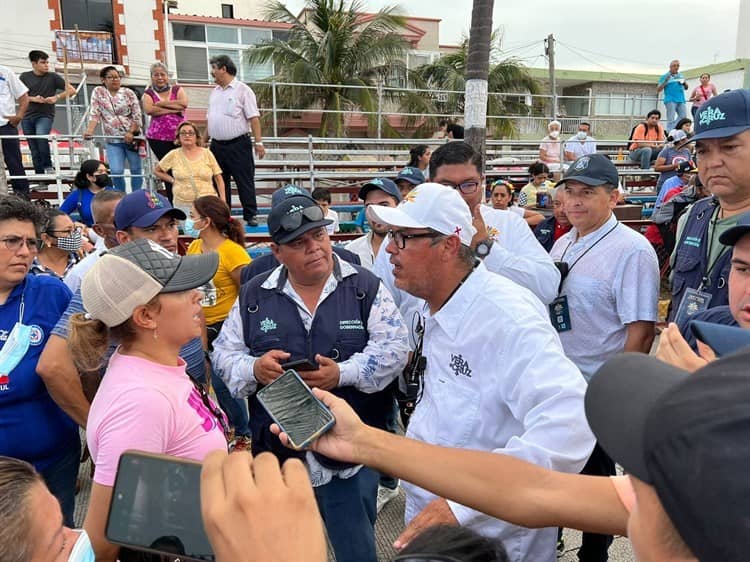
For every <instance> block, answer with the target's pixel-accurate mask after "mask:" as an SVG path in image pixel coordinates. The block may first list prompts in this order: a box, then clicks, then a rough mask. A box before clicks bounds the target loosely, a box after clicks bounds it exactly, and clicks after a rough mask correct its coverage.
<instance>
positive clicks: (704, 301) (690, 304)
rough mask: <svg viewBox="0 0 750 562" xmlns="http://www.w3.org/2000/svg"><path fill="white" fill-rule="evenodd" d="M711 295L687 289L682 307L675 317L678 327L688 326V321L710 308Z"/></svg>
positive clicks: (681, 303)
mask: <svg viewBox="0 0 750 562" xmlns="http://www.w3.org/2000/svg"><path fill="white" fill-rule="evenodd" d="M711 296H712V295H711V293H705V292H703V291H699V290H698V289H693V288H690V289H687V290H686V291H685V295H684V296H683V297H682V302H680V307H679V308H678V309H677V314H676V315H675V317H674V321H675V323H676V324H677V325H678V326H686V325H687V320H688V319H689V318H690V317H691V316H693V315H694V314H697V313H698V312H701V311H702V310H706V309H707V308H708V304H709V303H710V302H711Z"/></svg>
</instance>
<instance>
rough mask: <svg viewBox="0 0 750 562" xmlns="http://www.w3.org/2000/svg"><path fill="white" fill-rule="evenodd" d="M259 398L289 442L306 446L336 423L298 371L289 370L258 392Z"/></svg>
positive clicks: (293, 445)
mask: <svg viewBox="0 0 750 562" xmlns="http://www.w3.org/2000/svg"><path fill="white" fill-rule="evenodd" d="M256 396H257V398H258V401H259V402H260V403H261V405H262V406H263V407H264V408H265V409H266V411H267V412H268V414H269V415H270V416H271V418H272V419H273V421H274V422H276V423H277V424H278V426H279V427H280V428H281V430H282V431H283V432H284V433H286V434H287V435H288V436H289V445H290V446H291V447H292V448H293V449H296V450H298V451H299V450H300V449H305V448H306V447H308V446H309V445H310V443H312V442H313V441H314V440H315V439H317V438H318V437H320V436H321V435H323V434H324V433H325V432H326V431H328V430H329V429H331V427H333V424H334V423H336V420H335V418H334V417H333V414H332V413H331V410H329V409H328V407H327V406H326V405H325V404H323V403H322V402H321V401H320V400H318V399H317V398H316V397H315V395H314V394H313V393H312V391H311V390H310V387H309V386H307V384H305V381H303V380H302V378H300V376H299V374H298V373H297V371H294V370H291V369H290V370H288V371H287V372H285V373H284V374H283V375H281V376H280V377H279V378H277V379H276V380H275V381H273V382H272V383H271V384H269V385H268V386H265V387H263V388H262V389H260V390H259V391H258V393H257V395H256Z"/></svg>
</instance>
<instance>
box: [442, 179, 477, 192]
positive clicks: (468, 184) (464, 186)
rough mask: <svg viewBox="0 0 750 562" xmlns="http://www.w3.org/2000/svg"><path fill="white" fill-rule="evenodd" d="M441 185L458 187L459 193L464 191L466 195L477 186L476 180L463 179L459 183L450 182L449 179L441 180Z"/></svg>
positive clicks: (474, 190) (475, 189)
mask: <svg viewBox="0 0 750 562" xmlns="http://www.w3.org/2000/svg"><path fill="white" fill-rule="evenodd" d="M440 184H441V185H445V186H447V187H452V188H453V189H458V190H459V191H460V192H461V193H464V194H466V195H471V194H472V193H476V191H477V188H478V187H479V182H478V181H465V182H461V183H451V182H449V181H441V182H440Z"/></svg>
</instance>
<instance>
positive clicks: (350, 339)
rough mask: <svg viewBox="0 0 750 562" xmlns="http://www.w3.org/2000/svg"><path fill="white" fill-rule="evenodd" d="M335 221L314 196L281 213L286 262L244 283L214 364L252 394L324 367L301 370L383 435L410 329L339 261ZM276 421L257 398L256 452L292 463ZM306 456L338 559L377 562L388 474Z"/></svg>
mask: <svg viewBox="0 0 750 562" xmlns="http://www.w3.org/2000/svg"><path fill="white" fill-rule="evenodd" d="M330 222H331V221H329V220H326V219H325V218H324V216H323V212H322V210H321V209H320V207H318V205H317V204H316V203H315V201H314V200H313V199H312V197H310V196H309V195H307V194H306V193H301V194H299V195H294V196H291V197H287V198H285V199H283V201H281V202H279V203H278V204H277V205H275V206H273V207H272V209H271V213H270V215H269V218H268V227H269V232H270V234H271V238H272V240H273V243H272V244H271V249H272V251H273V254H274V256H275V257H276V259H278V261H279V262H280V263H281V265H280V266H278V267H277V268H275V269H273V270H270V271H268V272H266V273H262V274H260V275H257V276H256V277H254V278H253V279H252V280H250V281H249V282H248V283H246V284H244V285H243V286H242V289H241V291H240V297H239V299H238V300H237V302H236V303H235V304H234V306H233V308H232V310H231V312H230V313H229V317H228V318H227V320H226V322H225V323H224V326H223V327H222V330H221V333H220V334H219V337H218V338H217V339H216V341H215V342H214V352H213V355H212V360H213V366H214V368H215V369H216V371H217V372H218V373H219V374H220V376H221V377H222V379H223V380H224V381H225V382H226V383H227V386H228V387H229V389H230V391H231V392H232V394H233V395H234V396H236V397H244V396H248V395H250V394H251V393H253V392H255V390H256V389H258V388H260V387H262V386H263V385H267V384H269V383H270V382H272V381H273V380H275V379H276V378H278V377H279V375H281V374H282V373H283V372H284V368H283V367H282V365H283V364H285V363H287V362H290V361H297V360H302V359H307V360H309V361H310V362H312V363H315V364H316V365H317V368H316V369H314V370H310V371H301V372H300V375H301V376H302V378H303V379H304V380H305V381H306V382H307V384H308V385H310V386H311V387H319V388H323V389H325V390H332V391H333V392H334V393H335V394H337V395H338V396H340V397H342V398H344V399H345V400H346V401H347V402H348V403H349V404H350V405H351V406H352V407H353V408H354V410H355V411H357V413H358V414H359V415H360V416H361V417H362V418H363V419H364V420H368V423H370V424H373V425H376V426H378V427H381V428H383V427H385V420H386V415H387V413H388V412H389V408H390V405H391V402H390V400H391V395H390V394H389V393H385V392H382V391H383V389H385V387H386V386H387V385H388V384H389V383H390V382H391V381H392V380H394V379H395V378H396V376H397V375H398V374H399V373H400V372H401V371H402V370H403V368H404V366H405V364H406V359H407V354H408V346H407V332H406V327H405V326H404V324H403V322H402V320H401V316H400V314H399V312H398V309H397V308H396V305H395V304H394V302H393V298H392V297H391V295H390V293H389V292H388V290H387V289H386V288H385V287H384V286H383V285H382V284H381V282H380V280H379V279H378V278H377V277H376V276H375V275H374V274H372V273H370V272H369V271H367V270H365V269H363V268H361V267H358V266H355V265H352V264H350V263H347V262H344V261H342V260H340V259H339V258H338V257H334V256H333V253H332V250H331V241H330V239H329V237H328V233H327V232H326V228H325V227H326V226H327V225H328V224H330ZM270 424H271V420H270V418H269V417H268V415H267V414H266V412H265V410H264V409H263V408H262V407H261V406H260V404H259V403H258V401H257V399H256V398H255V397H252V398H251V399H250V426H251V430H252V440H253V453H254V454H258V453H259V452H261V451H269V450H270V451H272V452H274V453H275V454H276V455H277V456H279V457H280V458H281V459H283V458H286V457H288V456H289V455H290V451H289V450H288V449H285V448H284V447H283V446H282V445H281V443H280V442H279V441H278V438H277V437H276V436H274V435H272V434H271V433H270V430H269V427H270ZM302 457H303V458H304V459H305V461H306V463H307V465H308V469H309V472H310V478H311V480H312V483H313V486H314V487H315V495H316V498H317V500H318V507H319V508H320V512H321V515H322V517H323V520H324V521H325V523H326V527H327V530H328V537H329V539H330V541H331V544H332V546H333V550H334V552H335V553H336V559H337V560H338V561H339V562H361V561H364V562H375V561H376V560H377V556H376V550H375V537H374V522H375V516H376V510H375V509H376V495H377V486H378V474H377V473H376V472H374V471H372V470H371V469H369V468H361V467H359V466H356V465H351V464H347V463H340V462H337V461H333V460H331V459H328V458H327V457H323V456H320V455H317V454H313V453H310V452H307V453H302Z"/></svg>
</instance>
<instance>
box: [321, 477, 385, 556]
mask: <svg viewBox="0 0 750 562" xmlns="http://www.w3.org/2000/svg"><path fill="white" fill-rule="evenodd" d="M377 496H378V473H377V472H375V471H374V470H372V469H369V468H366V467H362V469H361V470H360V471H359V472H358V473H357V474H356V475H355V476H352V477H351V478H346V479H341V478H336V477H335V476H334V477H333V480H331V481H330V482H329V483H328V484H326V485H325V486H318V487H317V488H315V498H316V499H317V500H318V509H319V510H320V515H321V517H322V518H323V522H324V523H325V526H326V531H328V539H329V540H330V541H331V546H332V547H333V551H334V553H336V561H337V562H377V559H378V556H377V551H376V548H375V517H376V516H377V511H376V509H377Z"/></svg>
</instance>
